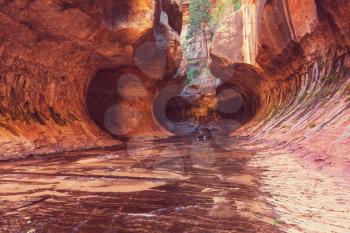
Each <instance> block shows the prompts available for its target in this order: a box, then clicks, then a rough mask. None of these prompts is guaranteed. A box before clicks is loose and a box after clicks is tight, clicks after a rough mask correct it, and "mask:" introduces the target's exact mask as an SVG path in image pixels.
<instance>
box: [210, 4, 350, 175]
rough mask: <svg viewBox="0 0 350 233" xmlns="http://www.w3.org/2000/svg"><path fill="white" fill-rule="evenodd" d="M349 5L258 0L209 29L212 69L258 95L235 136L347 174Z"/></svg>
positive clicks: (219, 75) (349, 100) (218, 74)
mask: <svg viewBox="0 0 350 233" xmlns="http://www.w3.org/2000/svg"><path fill="white" fill-rule="evenodd" d="M301 6H302V7H301ZM349 7H350V3H349V2H348V1H331V0H329V1H319V0H307V1H299V0H289V1H284V0H283V1H280V0H267V1H266V0H260V1H245V2H244V4H243V6H242V8H241V9H240V10H239V11H237V12H234V13H232V12H231V13H228V14H227V15H226V17H225V18H224V19H223V20H222V21H221V23H222V25H221V26H219V30H218V32H217V34H216V35H215V36H214V40H213V44H212V48H211V56H212V64H211V70H212V72H213V74H214V75H215V76H216V77H219V78H221V79H222V80H224V81H226V82H230V83H232V84H234V85H237V86H238V87H240V88H237V89H238V90H239V89H241V92H242V93H245V92H248V91H250V92H251V93H255V95H256V96H257V97H258V99H259V108H258V111H257V113H256V114H255V116H254V118H253V119H251V120H250V121H249V123H247V124H246V125H245V126H244V127H242V128H241V129H240V130H239V131H237V132H236V133H235V134H236V135H240V136H242V135H249V136H250V142H252V143H254V144H253V145H255V146H257V144H259V143H262V145H264V146H263V147H262V148H265V149H266V146H268V147H267V148H275V149H277V148H282V149H284V150H286V151H287V152H289V153H290V152H293V154H295V155H298V156H299V158H302V159H303V160H304V161H306V162H308V163H310V164H311V165H313V166H316V167H317V168H323V169H324V170H327V171H330V172H335V173H339V172H340V173H341V174H342V175H345V174H349V173H348V171H349V170H350V166H349V164H348V161H349V157H348V155H349V153H350V147H349V146H348V145H349V143H350V137H349V136H350V134H349V132H350V131H349V125H350V109H349V107H350V92H349V87H350V79H349V78H350V66H349V65H350V55H349V45H350V43H349V38H350V27H349V25H347V22H349V20H350V18H349V17H350V12H349V9H350V8H349ZM232 25H234V26H233V27H232ZM227 29H228V30H227ZM247 83H250V84H252V85H248V84H247ZM245 104H246V105H251V104H252V103H251V102H250V101H249V100H247V101H246V102H245Z"/></svg>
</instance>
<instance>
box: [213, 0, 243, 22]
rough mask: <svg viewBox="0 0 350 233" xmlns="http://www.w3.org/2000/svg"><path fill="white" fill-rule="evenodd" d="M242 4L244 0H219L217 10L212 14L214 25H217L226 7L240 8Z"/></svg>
mask: <svg viewBox="0 0 350 233" xmlns="http://www.w3.org/2000/svg"><path fill="white" fill-rule="evenodd" d="M241 5H242V0H218V1H217V3H216V7H215V11H214V12H213V14H212V15H211V18H210V23H211V26H212V27H216V25H217V23H218V21H219V19H220V17H221V16H222V13H223V12H224V10H225V9H232V10H233V11H235V10H239V9H240V8H241Z"/></svg>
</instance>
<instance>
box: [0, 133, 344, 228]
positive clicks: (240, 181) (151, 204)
mask: <svg viewBox="0 0 350 233" xmlns="http://www.w3.org/2000/svg"><path fill="white" fill-rule="evenodd" d="M216 141H217V140H215V138H214V139H212V138H203V137H202V138H199V137H171V138H152V137H150V138H138V139H135V140H131V141H129V142H128V143H125V144H124V145H118V146H115V147H109V148H103V149H93V150H86V151H78V152H67V153H60V154H52V155H45V156H36V157H29V158H27V159H22V160H13V161H7V162H2V163H1V167H0V173H1V180H0V190H1V191H0V204H1V206H2V207H1V211H0V226H1V229H2V231H1V232H31V233H33V232H94V233H95V232H344V233H346V232H350V224H349V223H350V195H349V186H347V184H346V183H340V182H339V181H338V179H336V178H335V177H331V176H326V175H321V173H319V172H318V171H316V170H314V171H313V170H311V169H310V168H308V167H304V166H303V165H302V164H301V163H300V161H298V160H297V159H295V158H293V155H291V154H286V153H285V152H283V151H280V152H279V151H274V152H272V151H270V150H268V149H259V150H256V149H255V150H252V149H249V147H248V146H247V145H243V143H242V140H239V139H237V138H236V139H235V138H230V139H227V141H226V143H225V140H223V139H222V138H221V139H220V140H219V142H220V143H217V142H216ZM228 147H229V148H228Z"/></svg>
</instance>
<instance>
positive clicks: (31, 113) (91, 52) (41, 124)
mask: <svg viewBox="0 0 350 233" xmlns="http://www.w3.org/2000/svg"><path fill="white" fill-rule="evenodd" d="M162 2H163V6H161V2H160V1H155V0H125V1H124V0H123V1H112V0H108V1H80V0H55V1H44V0H36V1H19V0H14V1H1V2H0V83H1V85H0V154H1V157H0V158H9V157H13V156H18V155H25V154H32V153H36V154H38V153H49V152H57V151H62V150H72V149H81V148H87V147H95V146H104V145H111V144H115V143H117V141H116V140H114V139H113V137H112V136H115V135H113V134H112V133H111V132H109V131H108V130H105V128H103V127H102V128H101V127H99V125H98V121H99V119H98V117H96V116H94V115H93V114H92V112H93V111H94V109H93V107H92V109H91V108H90V109H89V107H91V106H94V104H92V102H93V101H94V100H96V99H94V100H91V99H90V100H89V101H90V102H88V101H87V96H89V93H90V97H91V93H93V92H94V91H95V94H96V97H95V98H102V99H99V100H98V101H97V103H99V102H100V103H101V102H103V103H105V107H106V108H107V109H108V108H109V107H111V106H107V105H108V104H110V105H113V104H118V103H119V104H121V103H123V104H125V105H129V106H130V105H132V106H134V107H135V108H136V109H142V111H141V113H140V114H141V115H142V116H143V120H142V127H141V128H140V127H138V125H139V124H137V125H136V126H135V127H136V128H137V129H139V130H137V129H135V130H133V131H131V132H130V133H134V134H137V133H139V132H140V131H143V132H144V131H147V130H149V131H151V130H153V129H157V127H156V124H155V123H154V122H152V121H153V119H152V117H151V109H152V107H151V106H152V98H153V97H154V96H155V95H156V94H157V92H158V90H159V88H161V87H162V86H164V85H167V83H169V82H181V80H173V78H172V74H174V73H175V72H176V67H177V65H178V63H179V61H180V60H181V50H180V48H179V41H178V39H177V37H176V34H178V33H179V32H180V30H181V27H180V26H181V12H180V11H179V7H178V5H177V3H176V2H174V1H168V0H163V1H162ZM162 9H163V15H167V14H169V15H168V18H169V21H168V22H161V20H160V17H161V10H162ZM167 23H168V24H167ZM159 38H160V39H159ZM155 54H162V56H161V57H160V58H159V56H158V58H155ZM147 58H151V59H148V60H147ZM152 59H153V60H152ZM157 59H158V60H157ZM152 61H153V63H152ZM149 65H150V67H147V66H149ZM149 70H159V75H160V76H159V77H156V78H154V77H152V75H153V74H150V73H149ZM125 74H128V75H130V74H132V75H134V76H136V79H137V80H139V81H140V82H141V83H142V86H143V87H144V88H145V89H147V97H145V98H142V99H138V100H129V99H127V98H124V97H125V96H124V97H123V96H122V95H120V93H119V94H118V93H117V92H118V91H117V83H118V80H119V78H120V76H122V75H125ZM108 82H109V83H108ZM106 83H108V84H109V85H112V86H113V87H110V86H109V87H108V88H107V90H106V95H107V96H103V95H101V93H103V92H104V90H98V88H100V87H101V86H103V85H105V84H106ZM126 83H128V82H126ZM94 85H95V86H94ZM120 88H121V91H122V92H123V86H121V87H120ZM111 90H112V92H113V93H114V94H113V93H108V91H111ZM124 92H125V90H124ZM126 92H127V91H126ZM98 94H100V95H98ZM109 94H111V95H109ZM124 94H125V93H124ZM118 95H119V96H118ZM111 96H112V97H111ZM93 98H94V97H93ZM104 99H106V101H107V102H108V101H110V103H108V104H106V102H105V101H104ZM91 101H92V102H91ZM95 110H96V109H95ZM104 110H106V109H104ZM101 114H102V115H103V114H104V113H101ZM139 123H140V122H139Z"/></svg>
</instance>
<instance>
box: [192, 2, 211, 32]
mask: <svg viewBox="0 0 350 233" xmlns="http://www.w3.org/2000/svg"><path fill="white" fill-rule="evenodd" d="M189 13H190V22H189V31H188V35H187V36H188V38H189V37H192V36H193V35H194V34H195V33H196V32H197V31H198V30H200V29H201V28H202V27H204V25H205V24H208V23H209V21H210V1H209V0H190V5H189Z"/></svg>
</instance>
